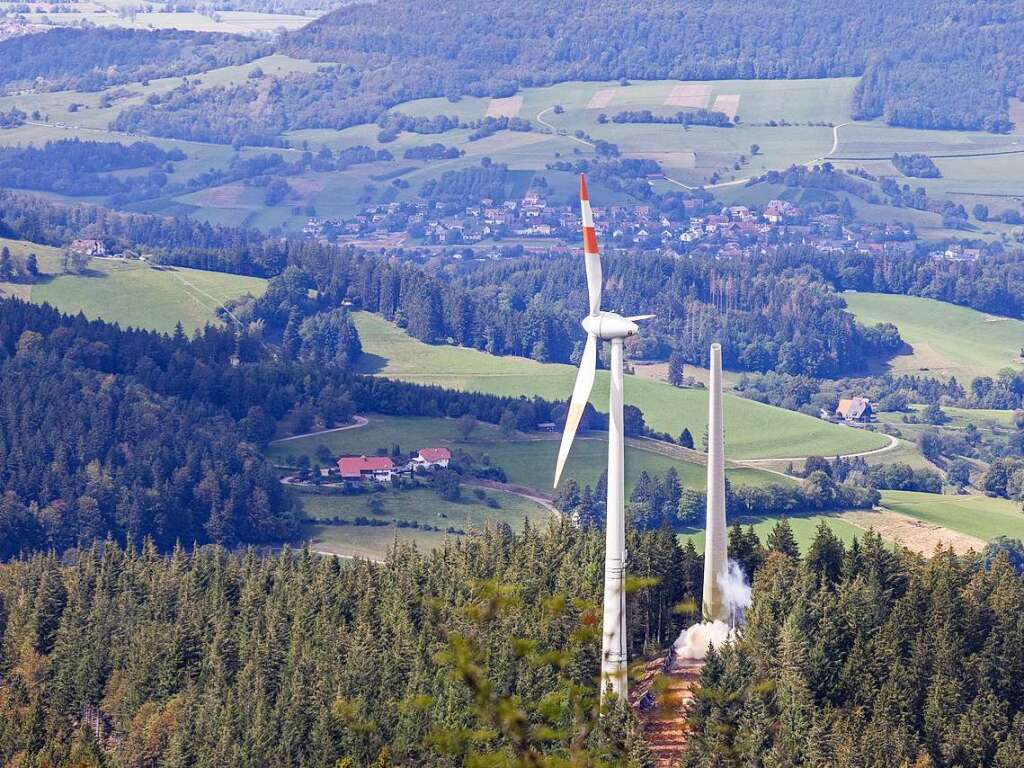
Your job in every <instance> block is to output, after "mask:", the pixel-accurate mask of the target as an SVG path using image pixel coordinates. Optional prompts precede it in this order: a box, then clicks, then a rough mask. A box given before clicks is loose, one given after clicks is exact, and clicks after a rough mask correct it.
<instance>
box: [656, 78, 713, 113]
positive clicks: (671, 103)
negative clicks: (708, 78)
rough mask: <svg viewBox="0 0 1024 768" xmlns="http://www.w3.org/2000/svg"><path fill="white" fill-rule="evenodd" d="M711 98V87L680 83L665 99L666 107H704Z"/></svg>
mask: <svg viewBox="0 0 1024 768" xmlns="http://www.w3.org/2000/svg"><path fill="white" fill-rule="evenodd" d="M709 98H711V86H710V85H705V84H703V83H680V84H679V85H677V86H675V87H674V88H673V89H672V92H671V93H670V94H669V95H668V98H667V99H665V106H666V107H694V108H700V107H706V106H707V105H708V99H709Z"/></svg>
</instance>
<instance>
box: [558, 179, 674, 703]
mask: <svg viewBox="0 0 1024 768" xmlns="http://www.w3.org/2000/svg"><path fill="white" fill-rule="evenodd" d="M580 207H581V209H582V217H583V258H584V260H585V264H586V269H587V289H588V292H589V294H590V314H589V315H587V316H586V317H585V318H584V319H583V329H584V330H585V331H586V332H587V343H586V346H585V347H584V348H583V357H582V358H581V359H580V372H579V373H578V374H577V376H576V386H575V387H574V388H573V391H572V400H571V401H570V402H569V411H568V413H567V415H566V418H565V431H564V432H563V433H562V444H561V447H560V448H559V449H558V463H557V465H556V466H555V486H556V487H557V486H558V481H559V478H561V476H562V469H563V468H564V467H565V460H566V459H567V458H568V456H569V449H570V448H571V447H572V441H573V438H574V437H575V436H576V429H577V427H579V424H580V419H581V418H582V416H583V409H584V408H585V407H586V405H587V401H588V400H589V399H590V391H591V389H593V387H594V376H595V374H596V372H597V342H598V340H600V341H609V342H611V345H612V353H611V387H610V392H609V396H608V504H607V519H606V529H607V530H606V534H605V554H604V623H603V642H602V647H601V689H602V690H605V689H606V688H607V687H608V686H609V685H610V686H611V689H612V691H613V693H614V694H615V695H616V696H619V697H620V698H622V699H625V698H626V694H627V683H626V671H627V670H626V663H627V658H626V591H625V580H626V575H625V574H626V530H625V519H624V518H625V515H624V506H625V505H624V499H623V491H624V489H623V477H622V476H623V453H622V446H623V439H624V437H623V432H622V342H623V340H625V339H626V338H627V337H628V336H634V335H636V334H637V333H638V332H639V330H640V329H639V327H638V326H637V324H636V322H635V321H637V320H647V319H649V318H651V317H654V315H638V316H636V317H623V316H622V315H618V314H615V313H614V312H602V311H601V284H602V280H601V257H600V255H599V254H598V250H597V235H596V234H595V233H594V216H593V213H592V212H591V210H590V198H589V197H588V195H587V180H586V177H585V176H580Z"/></svg>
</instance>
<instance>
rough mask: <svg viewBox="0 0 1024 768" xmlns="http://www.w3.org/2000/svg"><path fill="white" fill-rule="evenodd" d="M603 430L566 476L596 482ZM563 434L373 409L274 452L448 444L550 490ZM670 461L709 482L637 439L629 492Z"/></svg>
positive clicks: (767, 479) (749, 474) (750, 477)
mask: <svg viewBox="0 0 1024 768" xmlns="http://www.w3.org/2000/svg"><path fill="white" fill-rule="evenodd" d="M600 434H601V433H594V434H593V435H581V436H580V437H579V438H577V442H576V444H575V445H574V446H573V450H572V453H571V454H570V458H569V463H568V464H567V465H566V470H565V477H566V478H573V479H575V480H577V481H578V482H579V483H580V484H581V485H585V484H589V485H591V486H593V485H594V484H596V482H597V478H598V475H599V474H600V472H601V470H602V469H603V468H604V466H605V464H606V462H607V457H608V443H607V441H606V440H605V439H604V437H603V436H598V435H600ZM558 439H559V435H554V434H552V435H546V436H536V435H531V436H529V437H525V436H522V435H520V436H518V437H516V438H514V439H511V440H506V439H504V438H502V437H501V435H500V434H499V433H498V430H497V428H495V427H494V426H492V425H490V424H480V425H479V426H478V427H477V430H476V432H475V433H474V434H472V435H471V436H470V439H469V441H463V440H462V438H461V436H460V435H459V434H458V425H457V423H456V422H455V421H454V420H452V419H435V418H417V417H399V416H378V415H376V414H370V415H369V423H368V424H367V425H366V426H365V427H360V428H357V429H347V430H344V431H339V432H329V433H325V434H322V435H310V436H309V437H304V438H299V439H295V440H288V441H287V442H279V443H275V444H273V445H271V447H270V451H269V453H270V456H271V458H272V459H274V460H275V461H276V462H278V463H284V464H291V463H293V462H294V460H295V459H296V458H297V457H298V456H301V455H303V454H305V455H307V456H309V457H310V459H311V460H313V461H315V459H314V458H313V457H314V456H315V455H316V449H317V447H318V446H320V445H326V446H327V447H328V448H329V449H330V450H331V453H332V454H333V455H335V456H338V455H341V454H366V455H374V454H376V452H377V449H379V448H385V449H388V450H390V449H391V447H392V446H394V445H398V446H399V447H400V448H401V449H402V450H403V451H415V450H418V449H420V448H424V447H430V446H438V445H443V446H447V447H450V448H452V449H453V450H455V449H459V448H461V449H463V450H465V451H467V452H468V453H470V454H472V455H473V456H475V457H476V458H477V459H478V460H480V459H481V458H482V457H483V456H485V455H486V456H487V457H489V461H490V463H491V464H492V465H493V466H497V467H501V468H502V469H503V470H505V473H506V475H507V476H508V481H509V482H510V483H515V484H517V485H525V486H530V487H532V488H537V489H538V490H541V491H547V492H549V491H550V490H551V482H552V475H553V472H554V466H555V457H556V455H557V453H558ZM670 467H675V468H676V471H677V472H678V473H679V478H680V480H681V482H682V483H683V485H685V486H687V487H690V488H703V487H704V485H705V474H706V469H705V468H704V467H703V466H701V465H699V464H696V463H691V462H688V461H683V460H680V459H674V458H670V457H668V456H663V455H661V454H658V453H655V452H653V451H650V450H641V449H638V448H637V447H636V446H635V445H629V446H627V448H626V492H627V493H628V492H629V491H630V490H631V489H632V487H633V485H634V484H635V483H636V479H637V477H638V476H639V475H640V473H641V472H642V471H647V472H648V473H650V474H652V475H660V476H664V475H665V473H666V472H668V470H669V468H670ZM727 474H728V477H729V480H730V482H732V483H734V484H736V485H763V484H765V483H773V482H778V483H785V482H791V481H787V480H786V479H785V478H783V477H780V476H779V475H776V474H773V473H769V472H764V471H761V470H757V469H747V468H744V467H736V468H731V469H729V470H728V472H727Z"/></svg>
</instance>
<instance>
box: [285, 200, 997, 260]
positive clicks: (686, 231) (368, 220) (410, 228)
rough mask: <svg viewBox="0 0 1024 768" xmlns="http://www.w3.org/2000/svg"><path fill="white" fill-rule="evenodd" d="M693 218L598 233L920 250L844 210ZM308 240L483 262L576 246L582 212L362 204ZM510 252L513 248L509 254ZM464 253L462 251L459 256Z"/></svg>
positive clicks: (626, 238) (720, 248)
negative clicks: (444, 252) (450, 252)
mask: <svg viewBox="0 0 1024 768" xmlns="http://www.w3.org/2000/svg"><path fill="white" fill-rule="evenodd" d="M684 207H685V211H686V213H687V214H688V218H685V219H683V220H672V219H671V218H669V217H668V216H665V215H662V216H656V215H654V214H653V213H652V209H651V206H649V205H645V204H642V203H638V204H617V205H608V206H599V207H595V208H594V218H595V228H596V230H597V234H598V236H599V237H600V238H601V242H602V245H603V247H604V249H605V250H606V251H616V252H619V253H630V252H634V251H648V252H649V251H656V252H661V253H674V254H677V255H678V256H680V257H683V256H688V257H689V256H696V255H703V256H708V257H711V258H716V259H733V258H753V257H755V256H761V255H765V254H771V253H773V252H774V251H775V250H776V249H778V248H779V247H780V246H783V245H793V244H797V245H804V246H809V247H812V248H816V249H818V250H820V251H822V252H825V253H850V254H857V253H860V254H864V255H873V256H878V255H883V254H886V253H899V254H905V253H912V252H913V251H914V250H915V249H916V248H917V247H918V245H919V241H918V239H917V235H916V233H915V231H914V229H913V227H912V226H909V225H904V224H899V223H890V224H874V223H868V222H860V221H852V220H850V219H849V218H847V217H844V216H842V215H840V214H839V213H823V212H818V211H807V210H804V209H802V208H801V207H799V206H797V205H794V204H793V203H791V202H789V201H786V200H777V199H776V200H771V201H769V202H768V203H767V204H766V205H764V206H763V207H754V206H746V205H732V206H725V207H720V206H718V205H716V204H715V203H714V201H711V202H705V201H704V200H702V199H700V198H697V197H693V198H688V199H686V200H685V201H684ZM303 231H304V234H305V236H306V237H308V238H310V239H317V240H320V241H325V242H327V241H330V242H336V243H340V244H344V243H351V244H357V245H363V246H375V247H383V248H398V247H402V248H404V249H415V248H416V247H424V248H429V249H437V248H454V249H458V248H459V247H467V248H470V249H471V250H472V251H473V253H474V254H475V256H476V257H477V258H480V257H484V258H492V259H493V258H502V257H503V256H505V255H521V254H523V253H526V254H532V255H547V254H557V253H564V252H567V251H569V250H571V249H572V248H574V247H575V245H576V243H578V242H579V238H580V229H579V215H578V212H577V210H576V208H575V207H574V206H570V205H563V204H560V203H556V202H553V201H551V200H550V199H547V198H545V197H543V196H542V195H540V194H539V193H537V192H536V191H532V192H530V193H528V194H527V195H526V196H525V197H524V198H522V199H520V200H507V201H504V202H501V203H497V202H495V201H493V200H490V199H484V200H482V201H481V202H480V204H479V205H471V206H467V207H465V208H464V209H462V210H460V211H458V212H457V213H452V212H451V211H450V206H446V205H444V204H442V203H440V202H434V201H416V202H406V203H400V202H391V203H386V204H377V205H371V206H367V207H365V208H364V209H363V210H362V211H361V212H360V213H359V214H357V215H356V216H354V217H352V218H350V219H343V220H342V219H320V218H310V219H309V221H308V222H307V224H306V226H305V228H304V230H303ZM510 246H511V247H512V248H513V250H512V251H510V250H509V248H510ZM460 255H461V254H459V253H456V254H455V257H456V258H459V257H460ZM931 256H932V258H935V259H953V260H964V261H966V260H977V259H978V258H980V256H981V251H980V250H979V249H977V248H965V247H963V246H960V245H953V246H950V247H949V248H946V247H945V246H943V247H941V248H939V249H938V250H935V251H934V252H933V253H931Z"/></svg>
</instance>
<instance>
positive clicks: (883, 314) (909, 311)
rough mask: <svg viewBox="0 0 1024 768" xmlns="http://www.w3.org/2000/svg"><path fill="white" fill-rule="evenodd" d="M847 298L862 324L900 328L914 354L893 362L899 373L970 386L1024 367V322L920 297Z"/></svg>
mask: <svg viewBox="0 0 1024 768" xmlns="http://www.w3.org/2000/svg"><path fill="white" fill-rule="evenodd" d="M843 298H845V299H846V303H847V306H848V307H849V310H850V311H851V312H852V313H853V314H854V315H855V316H856V317H857V319H858V320H859V321H860V322H862V323H865V324H873V323H882V322H889V323H893V324H895V325H896V327H897V328H899V331H900V335H901V336H902V337H903V339H904V341H906V342H907V344H908V345H909V346H910V348H911V351H910V352H909V353H908V354H903V355H898V356H896V357H893V358H891V359H890V360H889V361H888V363H887V365H888V368H889V370H892V371H893V372H896V373H914V374H917V373H929V374H931V375H939V376H956V377H957V379H958V380H959V381H960V382H961V383H962V384H963V385H965V386H966V385H968V384H969V383H970V381H971V379H973V378H975V377H977V376H994V375H995V374H997V373H998V372H999V371H1000V369H1002V368H1006V367H1013V368H1020V367H1021V359H1020V350H1021V347H1024V321H1020V320H1014V319H1011V318H1007V317H1000V316H995V315H988V314H986V313H984V312H979V311H977V310H974V309H969V308H967V307H960V306H957V305H955V304H948V303H946V302H941V301H936V300H934V299H924V298H919V297H917V296H896V295H890V294H879V293H854V292H847V293H844V294H843Z"/></svg>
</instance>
